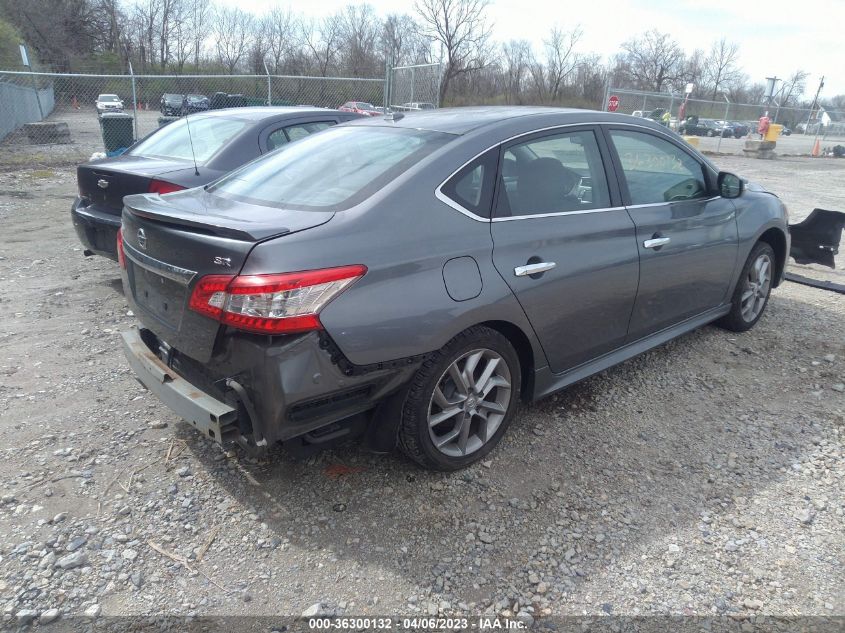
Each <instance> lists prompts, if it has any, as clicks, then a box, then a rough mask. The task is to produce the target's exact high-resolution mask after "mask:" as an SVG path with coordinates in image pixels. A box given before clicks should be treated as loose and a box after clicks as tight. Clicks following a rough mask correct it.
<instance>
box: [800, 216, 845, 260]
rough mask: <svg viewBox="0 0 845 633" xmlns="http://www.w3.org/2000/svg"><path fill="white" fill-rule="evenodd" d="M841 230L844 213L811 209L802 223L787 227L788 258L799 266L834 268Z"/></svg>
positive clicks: (843, 226) (843, 224) (844, 221)
mask: <svg viewBox="0 0 845 633" xmlns="http://www.w3.org/2000/svg"><path fill="white" fill-rule="evenodd" d="M843 229H845V213H843V212H842V211H826V210H825V209H813V212H812V213H810V215H808V216H807V218H806V219H805V220H804V221H803V222H799V223H798V224H790V225H789V234H790V236H791V237H792V248H790V250H789V255H790V257H792V258H793V259H794V260H795V261H796V262H798V263H799V264H821V265H822V266H828V267H829V268H834V267H835V266H834V257H835V256H836V255H837V254H838V253H839V242H840V241H841V239H842V230H843Z"/></svg>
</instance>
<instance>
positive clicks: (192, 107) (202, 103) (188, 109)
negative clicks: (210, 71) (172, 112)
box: [184, 95, 211, 114]
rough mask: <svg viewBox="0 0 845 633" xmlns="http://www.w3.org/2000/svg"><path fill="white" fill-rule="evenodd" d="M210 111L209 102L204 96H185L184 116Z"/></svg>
mask: <svg viewBox="0 0 845 633" xmlns="http://www.w3.org/2000/svg"><path fill="white" fill-rule="evenodd" d="M210 109H211V101H210V100H209V98H208V97H206V96H205V95H185V105H184V110H185V114H188V113H192V112H205V111H206V110H210Z"/></svg>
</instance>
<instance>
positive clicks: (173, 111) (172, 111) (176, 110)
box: [159, 93, 185, 116]
mask: <svg viewBox="0 0 845 633" xmlns="http://www.w3.org/2000/svg"><path fill="white" fill-rule="evenodd" d="M159 111H160V112H161V113H162V114H163V115H164V116H182V115H183V114H185V95H181V94H175V93H165V94H163V95H161V101H160V102H159Z"/></svg>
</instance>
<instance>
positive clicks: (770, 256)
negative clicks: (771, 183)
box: [118, 107, 790, 470]
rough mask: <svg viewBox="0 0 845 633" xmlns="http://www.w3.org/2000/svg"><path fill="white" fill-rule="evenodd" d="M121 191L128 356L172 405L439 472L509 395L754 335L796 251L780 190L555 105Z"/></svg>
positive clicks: (668, 141)
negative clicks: (360, 438)
mask: <svg viewBox="0 0 845 633" xmlns="http://www.w3.org/2000/svg"><path fill="white" fill-rule="evenodd" d="M124 203H125V207H124V211H123V219H122V229H121V234H120V236H119V238H118V240H119V241H118V247H119V256H120V260H121V264H122V267H123V268H122V275H123V283H124V288H125V293H126V296H127V298H128V300H129V303H130V305H131V307H132V310H133V311H134V312H135V314H136V315H137V316H138V318H139V320H140V328H137V329H132V330H130V331H128V332H126V333H125V334H124V341H125V350H126V354H127V357H128V359H129V362H130V364H131V365H132V367H133V369H134V370H135V372H136V374H137V375H138V377H139V378H140V380H141V381H142V382H143V383H144V384H145V385H146V386H147V387H148V388H149V389H150V390H151V391H153V392H155V393H156V394H158V396H159V397H160V398H161V399H162V400H164V401H165V402H166V403H167V404H168V405H169V406H170V407H171V408H172V409H173V410H174V411H175V412H176V413H177V414H179V415H180V416H182V417H184V418H185V419H187V420H188V421H189V422H191V423H192V424H193V425H194V426H196V427H197V429H199V430H200V431H201V432H202V433H203V434H204V435H206V436H208V437H210V438H212V439H213V440H215V441H218V442H221V443H223V444H230V443H238V444H240V445H242V446H244V447H246V448H247V449H249V450H251V451H255V452H257V451H262V450H265V449H266V447H267V446H269V445H271V444H274V443H276V442H284V443H286V444H288V445H289V446H292V447H299V448H313V447H318V446H324V445H327V444H329V443H332V442H334V441H337V440H339V439H341V438H346V437H350V436H352V435H353V434H356V433H362V432H363V433H364V434H365V438H366V441H367V442H369V443H370V445H371V446H374V447H377V448H381V449H390V448H392V447H394V446H398V447H399V448H400V449H401V450H402V451H404V452H405V453H406V454H407V455H408V456H410V457H411V458H412V459H413V460H415V461H417V462H418V463H420V464H422V465H423V466H425V467H428V468H434V469H441V470H453V469H457V468H462V467H464V466H467V465H468V464H471V463H473V462H475V461H477V460H479V459H482V458H483V457H484V456H485V455H487V454H488V453H489V452H490V451H491V450H492V449H493V448H494V447H495V446H496V444H498V442H499V441H500V440H501V438H502V435H503V434H504V433H505V431H506V429H507V427H508V425H509V424H510V423H511V421H512V419H513V417H514V414H515V411H516V407H517V403H518V402H519V401H520V400H526V401H532V400H537V399H539V398H543V397H545V396H547V395H549V394H551V393H553V392H555V391H557V390H559V389H562V388H564V387H566V386H567V385H570V384H572V383H574V382H577V381H579V380H582V379H584V378H586V377H587V376H590V375H591V374H594V373H596V372H599V371H602V370H604V369H606V368H608V367H610V366H612V365H614V364H616V363H619V362H621V361H624V360H626V359H628V358H631V357H632V356H635V355H637V354H640V353H642V352H644V351H646V350H648V349H651V348H653V347H655V346H657V345H660V344H662V343H665V342H666V341H669V340H670V339H673V338H675V337H677V336H680V335H682V334H684V333H686V332H689V331H690V330H693V329H695V328H698V327H701V326H702V325H705V324H707V323H711V322H716V323H718V324H719V325H721V326H722V327H724V328H727V329H729V330H731V331H734V332H740V331H743V330H747V329H749V328H751V327H753V326H754V324H755V323H756V322H757V321H758V320H759V319H760V318H761V316H762V315H763V313H764V310H765V307H766V303H767V301H768V299H769V293H770V292H771V290H772V288H774V287H776V286H777V285H778V284H779V283H780V281H781V279H782V276H783V271H784V265H785V263H786V259H787V255H788V253H789V245H790V238H789V232H788V226H787V214H786V209H785V208H784V205H783V204H782V203H781V201H780V200H779V199H778V198H777V197H776V196H775V195H774V194H772V193H769V192H766V191H763V190H762V189H761V188H759V187H756V186H752V185H747V184H746V183H745V182H744V181H743V180H742V179H740V178H739V177H737V176H735V175H733V174H730V173H726V172H720V171H719V170H718V168H716V167H715V166H714V165H713V164H712V163H711V162H710V161H709V160H708V159H707V158H705V157H704V156H702V155H701V154H699V153H698V152H697V151H696V150H695V149H693V148H692V147H690V146H689V145H687V144H686V143H684V142H683V141H682V140H681V139H680V138H679V137H678V136H677V135H675V134H673V133H671V132H670V131H668V130H667V129H666V128H665V127H662V126H660V125H659V124H657V123H654V122H652V121H648V120H644V119H641V118H634V117H630V116H625V115H618V114H610V113H604V112H590V111H583V110H562V109H553V108H534V107H480V108H462V109H443V110H432V111H424V112H416V113H414V114H409V115H407V116H403V115H402V114H401V113H396V114H393V115H387V116H380V117H377V118H376V117H373V118H369V119H362V120H357V121H354V122H352V123H348V124H344V125H339V126H336V127H333V128H330V129H327V130H325V131H323V132H319V133H318V134H314V135H312V136H309V137H307V138H304V139H302V140H301V141H298V142H296V143H292V144H290V145H288V146H286V147H285V148H284V149H282V150H280V151H277V152H275V153H272V154H269V155H267V156H265V157H262V158H259V159H258V160H256V161H254V162H252V163H250V164H248V165H247V166H245V167H243V168H241V169H239V170H236V171H235V172H233V173H231V174H230V175H227V176H225V177H223V178H222V179H220V180H218V181H216V182H215V183H213V184H211V185H210V186H206V187H205V188H196V189H191V190H188V191H182V192H177V193H171V194H167V195H157V194H143V195H134V196H127V197H126V198H125V200H124Z"/></svg>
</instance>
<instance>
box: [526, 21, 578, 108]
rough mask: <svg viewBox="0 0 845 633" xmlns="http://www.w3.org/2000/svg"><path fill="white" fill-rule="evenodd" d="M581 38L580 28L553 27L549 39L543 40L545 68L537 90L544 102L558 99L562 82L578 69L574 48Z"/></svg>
mask: <svg viewBox="0 0 845 633" xmlns="http://www.w3.org/2000/svg"><path fill="white" fill-rule="evenodd" d="M582 36H583V31H582V30H581V27H575V28H574V29H572V30H571V31H562V30H561V29H560V28H558V27H553V28H552V30H551V32H550V33H549V37H548V38H547V39H545V40H543V47H544V49H545V68H544V72H543V73H542V77H541V79H542V82H541V83H539V85H538V88H539V89H540V93H541V99H543V100H544V101H546V100H547V101H548V102H555V101H557V100H558V99H560V96H561V91H562V89H563V86H564V82H565V81H566V80H567V78H568V77H569V76H570V75H571V74H572V73H573V72H574V71H575V69H576V68H577V67H578V64H579V58H578V55H577V54H576V52H575V47H576V46H577V45H578V42H579V41H580V40H581V37H582ZM535 82H536V72H535Z"/></svg>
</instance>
